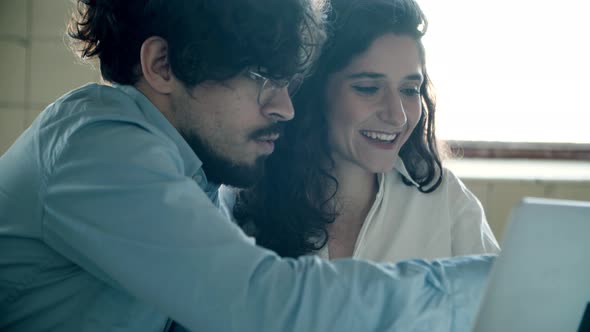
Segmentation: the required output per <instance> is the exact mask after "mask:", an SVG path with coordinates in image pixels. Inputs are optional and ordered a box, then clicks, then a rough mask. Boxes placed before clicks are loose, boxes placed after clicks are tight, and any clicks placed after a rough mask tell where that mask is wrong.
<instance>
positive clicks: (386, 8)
mask: <svg viewBox="0 0 590 332" xmlns="http://www.w3.org/2000/svg"><path fill="white" fill-rule="evenodd" d="M426 28H427V21H426V18H425V17H424V14H423V13H422V11H421V9H420V8H419V7H418V5H417V4H416V2H415V1H413V0H332V9H331V11H330V14H329V16H328V40H327V42H326V46H325V48H324V50H323V51H322V54H321V56H320V58H319V60H318V63H317V64H316V65H317V69H316V71H315V72H314V73H313V74H312V76H311V77H309V78H308V79H307V80H306V81H305V83H304V85H303V86H302V88H301V91H300V93H299V94H298V95H297V96H295V98H294V100H293V102H294V107H295V110H296V117H295V119H294V120H293V121H291V122H290V123H288V124H287V126H286V128H285V133H284V135H283V136H282V138H281V139H280V140H279V142H277V147H276V151H275V152H274V153H273V154H272V155H271V156H270V157H269V158H268V160H267V163H266V173H265V176H264V178H263V179H261V181H260V182H259V183H257V184H256V185H255V186H254V187H253V188H251V189H247V190H243V191H241V192H239V193H238V197H237V199H236V205H235V206H234V215H235V217H236V219H237V220H238V222H239V223H240V224H241V225H242V226H244V225H247V226H248V227H249V228H250V227H251V229H254V232H253V233H254V234H253V235H255V236H256V241H257V243H258V244H259V245H261V246H264V247H266V248H269V249H271V250H274V251H276V252H277V253H279V254H280V255H281V256H286V257H297V256H300V255H305V254H309V253H311V252H313V251H316V250H319V249H321V248H322V247H323V246H325V245H326V243H327V240H328V232H327V225H328V224H330V223H332V222H333V221H334V220H335V218H336V216H337V213H338V211H337V210H336V207H335V206H336V204H331V203H332V202H333V199H334V197H335V194H336V191H337V190H338V181H337V180H336V178H334V177H333V176H331V175H330V170H329V169H326V168H325V167H326V163H325V161H326V159H327V158H328V159H330V157H329V156H330V155H331V151H330V147H329V146H328V130H327V122H326V109H325V107H324V105H325V98H324V94H325V88H326V85H327V81H328V78H329V77H330V75H332V74H333V73H335V72H338V71H340V70H342V69H344V68H345V67H346V66H347V65H348V64H349V63H350V62H351V61H352V59H353V58H355V57H356V56H358V55H360V54H361V53H363V52H364V51H366V50H367V49H368V48H369V47H370V46H371V44H372V42H373V41H374V40H375V39H377V38H378V37H380V36H382V35H384V34H388V33H395V34H398V35H404V36H410V37H412V38H413V39H415V40H416V44H417V46H418V49H419V51H420V56H421V60H422V65H423V75H424V83H423V84H422V86H421V87H420V92H421V96H422V97H421V98H422V109H423V111H422V116H421V118H420V120H419V122H418V124H417V126H416V128H415V129H414V131H413V132H412V134H411V136H410V138H409V139H408V141H407V142H406V144H404V146H403V147H402V149H401V151H400V157H401V158H402V160H403V162H404V164H405V166H406V168H407V170H408V172H409V174H410V176H411V177H412V180H413V181H415V182H416V183H418V184H419V186H418V188H417V189H418V190H419V191H421V192H423V193H428V192H432V191H434V190H435V189H436V188H437V187H438V186H439V184H440V182H441V180H442V166H441V158H440V156H439V148H438V147H437V141H436V138H435V134H434V111H435V100H434V96H433V93H432V89H431V82H430V80H429V77H428V75H427V73H426V70H425V67H424V64H425V57H424V48H423V46H422V42H421V38H422V36H423V35H424V33H425V32H426ZM330 161H331V164H332V167H333V164H334V161H333V160H331V159H330ZM403 181H404V183H405V184H406V185H411V183H410V182H409V181H408V179H405V178H403Z"/></svg>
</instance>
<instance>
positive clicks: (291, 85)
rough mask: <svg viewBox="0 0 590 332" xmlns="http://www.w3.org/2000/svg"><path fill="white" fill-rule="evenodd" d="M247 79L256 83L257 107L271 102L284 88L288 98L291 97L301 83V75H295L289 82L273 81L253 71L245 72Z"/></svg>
mask: <svg viewBox="0 0 590 332" xmlns="http://www.w3.org/2000/svg"><path fill="white" fill-rule="evenodd" d="M246 74H247V75H248V78H250V79H252V80H254V81H256V82H257V83H258V97H257V99H256V101H257V102H258V105H260V106H262V105H265V104H266V103H268V102H269V101H271V100H272V99H273V98H274V97H275V96H276V95H277V93H278V92H279V91H280V90H281V89H284V88H287V91H288V92H289V96H290V97H293V96H294V95H295V94H296V93H297V91H298V90H299V88H300V87H301V83H303V75H300V74H297V75H295V76H293V77H292V78H291V79H290V80H275V79H272V78H268V77H266V76H263V75H261V74H259V73H257V72H254V71H251V70H249V71H247V72H246Z"/></svg>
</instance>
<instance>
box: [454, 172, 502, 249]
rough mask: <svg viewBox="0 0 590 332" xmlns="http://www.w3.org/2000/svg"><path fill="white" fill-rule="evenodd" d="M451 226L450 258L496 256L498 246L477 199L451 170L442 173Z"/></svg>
mask: <svg viewBox="0 0 590 332" xmlns="http://www.w3.org/2000/svg"><path fill="white" fill-rule="evenodd" d="M445 176H446V177H447V179H446V181H447V183H448V190H449V201H450V202H451V204H452V206H451V208H450V213H451V215H452V216H451V220H453V225H452V247H453V248H452V251H453V255H455V256H457V255H472V254H496V253H498V252H500V246H499V245H498V242H497V241H496V237H495V236H494V233H493V232H492V230H491V228H490V226H489V224H488V221H487V218H486V215H485V211H484V209H483V206H482V205H481V202H480V201H479V199H477V197H476V196H475V195H474V194H473V193H472V192H471V191H470V190H469V189H468V188H467V187H466V186H465V184H463V182H462V181H461V180H459V178H457V177H456V176H455V175H454V174H453V173H452V172H451V171H449V170H445Z"/></svg>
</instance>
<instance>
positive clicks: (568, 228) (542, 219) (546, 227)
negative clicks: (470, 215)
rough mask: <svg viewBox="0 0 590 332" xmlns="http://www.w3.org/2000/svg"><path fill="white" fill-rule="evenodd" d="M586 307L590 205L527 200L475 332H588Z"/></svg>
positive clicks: (514, 220)
mask: <svg viewBox="0 0 590 332" xmlns="http://www.w3.org/2000/svg"><path fill="white" fill-rule="evenodd" d="M588 303H590V202H577V201H565V200H553V199H538V198H525V199H524V200H523V201H522V202H521V203H520V204H519V205H517V206H516V207H515V208H514V210H513V211H512V215H511V219H510V223H509V225H508V228H507V230H506V233H505V234H504V238H503V241H502V252H501V254H500V256H499V257H498V259H497V260H496V262H495V263H494V266H493V268H492V272H491V275H490V281H489V283H488V288H487V290H486V294H485V295H484V298H483V300H482V303H481V307H480V311H479V314H478V317H477V318H476V322H475V331H476V332H488V331H490V332H491V331H494V332H496V331H537V332H541V331H551V332H553V331H562V332H566V331H571V332H576V331H580V332H581V331H584V332H587V331H586V330H580V329H581V328H583V326H584V324H588V323H584V318H583V317H584V315H585V312H586V308H587V306H588ZM586 315H587V313H586ZM586 319H587V318H586Z"/></svg>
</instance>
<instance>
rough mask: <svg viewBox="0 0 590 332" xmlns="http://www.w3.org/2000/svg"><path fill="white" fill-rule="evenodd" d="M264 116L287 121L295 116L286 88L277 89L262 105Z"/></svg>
mask: <svg viewBox="0 0 590 332" xmlns="http://www.w3.org/2000/svg"><path fill="white" fill-rule="evenodd" d="M262 112H263V113H264V116H266V117H267V118H270V119H272V120H273V121H289V120H291V119H293V117H294V116H295V110H294V109H293V103H292V102H291V97H290V96H289V92H288V90H287V88H286V87H285V88H282V89H280V90H279V91H277V93H276V95H274V96H273V98H272V99H271V100H270V101H269V102H268V103H267V104H266V105H264V106H262Z"/></svg>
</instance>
